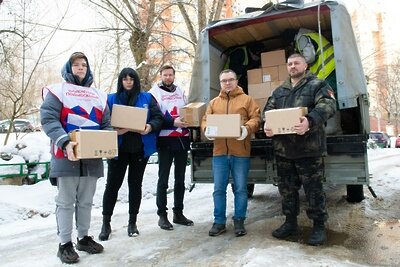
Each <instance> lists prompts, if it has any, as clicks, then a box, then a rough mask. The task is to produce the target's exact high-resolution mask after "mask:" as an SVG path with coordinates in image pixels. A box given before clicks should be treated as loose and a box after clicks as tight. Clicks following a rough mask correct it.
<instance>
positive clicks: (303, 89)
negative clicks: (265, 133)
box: [264, 73, 336, 159]
mask: <svg viewBox="0 0 400 267" xmlns="http://www.w3.org/2000/svg"><path fill="white" fill-rule="evenodd" d="M293 107H307V108H308V114H307V115H306V117H307V118H308V120H309V122H310V130H309V131H307V132H306V133H305V134H304V135H297V134H285V135H275V136H273V145H274V149H275V153H276V154H277V155H279V156H281V157H284V158H288V159H298V158H303V157H318V156H321V155H323V154H324V153H325V152H326V136H325V131H324V123H325V122H326V121H327V120H328V119H329V118H331V117H332V116H333V115H334V114H335V112H336V99H335V97H334V93H333V91H332V89H331V87H330V86H329V84H328V83H327V82H325V81H323V80H320V79H317V78H316V77H315V75H314V74H312V73H307V74H306V76H305V77H304V78H303V79H302V80H300V81H299V82H298V83H297V84H296V86H294V87H292V84H291V81H290V77H289V78H288V79H287V80H286V81H285V82H284V83H283V84H282V85H281V86H279V87H278V88H276V89H275V90H274V91H273V93H272V96H271V97H270V98H269V99H268V101H267V104H266V105H265V108H264V112H265V111H268V110H272V109H281V108H293ZM266 123H267V125H268V122H266Z"/></svg>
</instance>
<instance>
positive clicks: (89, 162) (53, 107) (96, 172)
mask: <svg viewBox="0 0 400 267" xmlns="http://www.w3.org/2000/svg"><path fill="white" fill-rule="evenodd" d="M61 109H62V103H61V102H60V101H59V100H58V98H57V97H55V96H54V95H53V94H51V93H48V94H47V96H46V98H45V99H44V102H43V104H42V106H41V107H40V118H41V124H42V127H43V131H44V132H45V133H46V135H47V136H49V137H50V139H51V142H52V143H54V144H55V145H57V146H59V147H63V145H64V143H65V142H66V141H69V140H70V139H69V136H68V133H66V132H65V130H64V128H63V127H62V125H61V122H60V114H61ZM100 129H102V130H112V127H111V124H110V110H109V108H108V106H106V109H105V112H104V114H103V117H102V122H101V125H100ZM50 166H51V168H50V177H71V176H73V177H78V176H92V177H103V176H104V170H103V160H102V159H82V160H78V161H70V160H68V159H67V158H56V157H54V156H53V155H52V158H51V165H50Z"/></svg>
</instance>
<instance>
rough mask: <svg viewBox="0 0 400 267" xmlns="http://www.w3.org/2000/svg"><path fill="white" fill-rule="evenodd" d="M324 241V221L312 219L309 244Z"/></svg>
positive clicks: (317, 244) (318, 243) (315, 244)
mask: <svg viewBox="0 0 400 267" xmlns="http://www.w3.org/2000/svg"><path fill="white" fill-rule="evenodd" d="M325 241H326V233H325V225H324V221H321V220H314V226H313V229H312V233H311V236H310V238H309V239H308V244H309V245H311V246H319V245H322V244H323V243H324V242H325Z"/></svg>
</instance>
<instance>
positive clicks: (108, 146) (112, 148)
mask: <svg viewBox="0 0 400 267" xmlns="http://www.w3.org/2000/svg"><path fill="white" fill-rule="evenodd" d="M69 136H70V138H71V141H73V142H77V143H78V144H77V145H76V146H75V147H74V153H75V156H76V157H77V158H78V159H93V158H113V157H116V156H118V141H117V131H106V130H74V131H72V132H70V133H69Z"/></svg>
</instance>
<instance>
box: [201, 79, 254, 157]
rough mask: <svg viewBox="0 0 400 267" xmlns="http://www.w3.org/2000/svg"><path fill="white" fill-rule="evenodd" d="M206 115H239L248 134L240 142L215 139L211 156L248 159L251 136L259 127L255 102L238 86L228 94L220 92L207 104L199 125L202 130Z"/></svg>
mask: <svg viewBox="0 0 400 267" xmlns="http://www.w3.org/2000/svg"><path fill="white" fill-rule="evenodd" d="M208 114H240V119H241V122H242V125H243V126H245V127H246V129H247V132H248V134H247V137H246V138H245V139H244V140H241V141H239V140H236V138H216V139H215V140H214V149H213V155H214V156H221V155H232V156H237V157H250V152H251V145H250V138H251V134H252V133H255V132H256V131H258V130H259V127H260V108H259V107H258V105H257V103H256V102H255V100H254V99H253V98H252V97H250V96H248V95H246V94H245V93H244V92H243V89H242V88H241V87H239V86H238V87H236V88H235V89H234V90H232V91H230V92H228V93H227V92H223V91H222V90H221V91H220V93H219V95H218V96H217V97H216V98H214V99H212V100H211V101H210V103H209V104H208V107H207V110H206V114H205V115H204V117H203V120H202V124H201V125H202V129H203V130H205V128H206V121H207V115H208Z"/></svg>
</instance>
